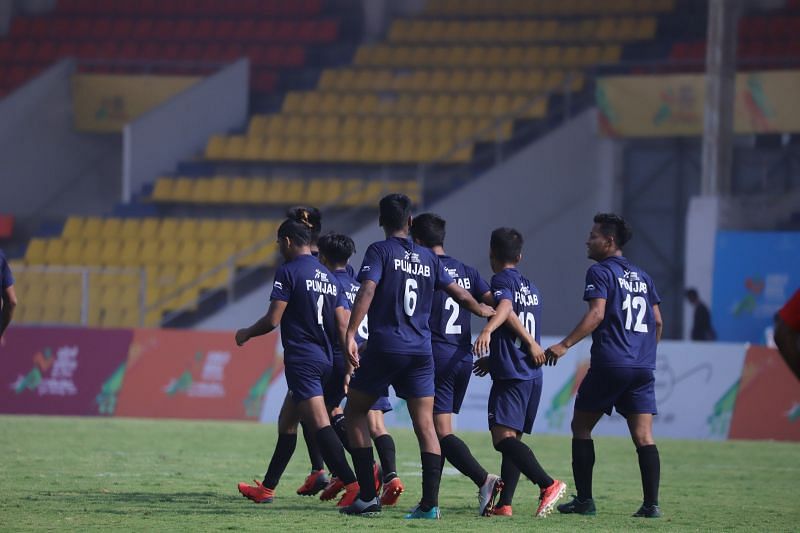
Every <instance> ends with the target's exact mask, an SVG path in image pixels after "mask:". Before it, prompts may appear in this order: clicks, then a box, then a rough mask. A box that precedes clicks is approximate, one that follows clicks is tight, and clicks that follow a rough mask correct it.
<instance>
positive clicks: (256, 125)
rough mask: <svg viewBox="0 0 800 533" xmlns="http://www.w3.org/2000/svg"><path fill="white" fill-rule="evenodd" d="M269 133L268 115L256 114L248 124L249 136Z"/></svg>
mask: <svg viewBox="0 0 800 533" xmlns="http://www.w3.org/2000/svg"><path fill="white" fill-rule="evenodd" d="M266 134H267V117H266V116H264V115H254V116H253V118H251V119H250V123H249V124H248V125H247V136H248V137H264V136H265V135H266Z"/></svg>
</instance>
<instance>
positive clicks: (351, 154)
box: [337, 139, 360, 162]
mask: <svg viewBox="0 0 800 533" xmlns="http://www.w3.org/2000/svg"><path fill="white" fill-rule="evenodd" d="M359 148H360V144H359V142H358V140H356V139H345V140H344V141H343V142H342V145H341V150H340V151H339V157H338V158H337V161H347V162H349V161H357V160H358V154H359Z"/></svg>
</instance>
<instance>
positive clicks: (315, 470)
mask: <svg viewBox="0 0 800 533" xmlns="http://www.w3.org/2000/svg"><path fill="white" fill-rule="evenodd" d="M286 218H288V219H291V220H294V221H296V222H300V223H302V224H306V225H308V226H309V229H310V233H311V243H310V246H309V248H310V249H311V255H313V256H314V257H317V255H318V254H319V249H318V248H317V240H318V239H319V234H320V233H321V232H322V213H320V211H319V209H317V208H316V207H310V206H302V205H299V206H295V207H290V208H289V209H287V210H286ZM300 426H301V427H302V428H303V440H305V443H306V448H307V449H308V458H309V461H310V462H311V473H310V474H308V476H307V477H306V479H305V481H304V482H303V484H302V485H300V487H299V488H298V489H297V494H299V495H301V496H314V495H315V494H317V493H318V492H319V491H321V490H322V489H324V488H325V486H326V485H327V484H328V481H329V480H328V476H327V474H326V473H325V464H324V461H323V459H322V453H321V452H320V450H319V446H318V445H317V443H316V442H315V441H314V435H313V432H312V431H311V430H310V429H308V428H306V425H305V423H304V422H302V421H301V422H300ZM335 496H336V495H335V494H334V495H333V496H331V498H334V497H335ZM331 498H328V499H331Z"/></svg>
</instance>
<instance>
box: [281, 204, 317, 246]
mask: <svg viewBox="0 0 800 533" xmlns="http://www.w3.org/2000/svg"><path fill="white" fill-rule="evenodd" d="M286 218H290V219H292V220H294V221H296V222H303V223H306V222H307V223H308V224H310V225H311V242H317V239H318V238H319V234H320V232H322V213H320V212H319V209H317V208H316V207H311V206H305V205H297V206H294V207H290V208H289V209H287V210H286Z"/></svg>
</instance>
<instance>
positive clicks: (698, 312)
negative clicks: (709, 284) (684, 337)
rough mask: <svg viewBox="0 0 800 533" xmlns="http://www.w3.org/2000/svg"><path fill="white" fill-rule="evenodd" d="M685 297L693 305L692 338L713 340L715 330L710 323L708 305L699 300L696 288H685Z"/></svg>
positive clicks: (715, 337)
mask: <svg viewBox="0 0 800 533" xmlns="http://www.w3.org/2000/svg"><path fill="white" fill-rule="evenodd" d="M686 299H687V300H689V303H690V304H692V307H694V319H693V320H692V337H691V338H692V340H693V341H715V340H717V332H716V331H714V326H712V325H711V312H710V311H709V310H708V306H707V305H706V304H704V303H703V301H702V300H700V297H699V296H698V295H697V289H687V291H686Z"/></svg>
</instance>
